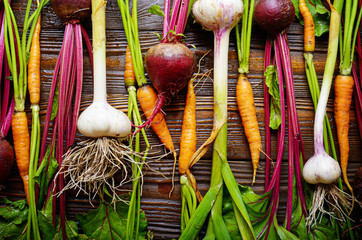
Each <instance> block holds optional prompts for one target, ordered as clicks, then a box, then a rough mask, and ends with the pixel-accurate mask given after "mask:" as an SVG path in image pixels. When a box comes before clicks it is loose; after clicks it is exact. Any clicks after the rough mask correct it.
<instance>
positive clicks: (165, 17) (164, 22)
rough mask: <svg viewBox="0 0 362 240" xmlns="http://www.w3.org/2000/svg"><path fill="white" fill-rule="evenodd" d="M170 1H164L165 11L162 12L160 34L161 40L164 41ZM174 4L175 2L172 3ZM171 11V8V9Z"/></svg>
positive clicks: (167, 28) (167, 29) (167, 25)
mask: <svg viewBox="0 0 362 240" xmlns="http://www.w3.org/2000/svg"><path fill="white" fill-rule="evenodd" d="M170 1H171V0H165V9H164V10H163V13H164V17H163V32H162V39H164V38H165V37H166V35H167V32H168V31H169V22H170V19H169V16H170V15H169V12H170ZM174 3H175V2H174ZM172 9H173V8H172Z"/></svg>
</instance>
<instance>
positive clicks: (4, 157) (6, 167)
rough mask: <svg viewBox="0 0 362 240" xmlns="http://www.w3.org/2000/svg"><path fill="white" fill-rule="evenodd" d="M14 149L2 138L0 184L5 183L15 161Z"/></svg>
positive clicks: (0, 146) (0, 145)
mask: <svg viewBox="0 0 362 240" xmlns="http://www.w3.org/2000/svg"><path fill="white" fill-rule="evenodd" d="M14 159H15V156H14V151H13V148H12V147H11V146H10V144H9V143H8V142H7V141H5V140H0V185H2V184H4V183H5V180H6V179H7V178H8V176H9V174H10V171H11V168H12V167H13V163H14Z"/></svg>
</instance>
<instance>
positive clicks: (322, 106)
mask: <svg viewBox="0 0 362 240" xmlns="http://www.w3.org/2000/svg"><path fill="white" fill-rule="evenodd" d="M343 1H344V0H336V1H335V2H334V7H333V6H332V5H331V6H332V7H331V11H332V13H331V19H330V26H331V29H330V31H329V40H328V52H327V55H328V57H327V60H326V64H325V71H324V74H323V84H322V89H321V94H320V98H319V100H318V106H317V110H316V115H315V120H314V151H315V153H316V154H318V153H321V152H323V151H324V148H323V121H324V115H325V112H326V106H327V102H328V97H329V92H330V89H331V85H332V80H333V73H334V66H335V64H336V58H337V52H338V50H337V49H338V35H339V26H340V25H339V24H340V12H341V8H342V6H343Z"/></svg>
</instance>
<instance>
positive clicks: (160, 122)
mask: <svg viewBox="0 0 362 240" xmlns="http://www.w3.org/2000/svg"><path fill="white" fill-rule="evenodd" d="M137 98H138V101H139V103H140V105H141V108H142V111H143V112H144V114H145V115H146V118H147V119H149V118H150V117H151V116H152V112H153V109H154V108H155V105H156V101H157V93H156V91H155V90H154V89H153V88H152V87H151V86H149V85H143V86H142V87H140V88H138V90H137ZM151 127H152V129H153V131H154V132H155V133H156V134H157V136H158V138H159V139H160V140H161V142H162V143H163V144H164V145H165V147H166V148H167V149H168V150H170V151H174V150H175V147H174V145H173V141H172V138H171V134H170V131H169V130H168V128H167V125H166V121H165V118H164V116H163V114H162V113H161V112H159V113H157V115H156V116H155V118H154V119H153V121H152V123H151ZM175 155H176V153H175V152H174V156H175Z"/></svg>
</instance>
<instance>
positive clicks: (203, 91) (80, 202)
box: [2, 0, 362, 239]
mask: <svg viewBox="0 0 362 240" xmlns="http://www.w3.org/2000/svg"><path fill="white" fill-rule="evenodd" d="M12 2H13V3H12V6H13V9H14V11H15V14H16V17H17V21H18V23H22V22H23V15H24V13H25V9H26V2H27V1H25V0H14V1H12ZM153 4H160V5H163V1H162V0H159V1H156V0H141V1H139V3H138V5H139V11H138V14H139V27H140V41H141V46H142V52H143V53H144V54H145V53H146V51H147V50H148V49H149V48H150V47H151V46H153V45H154V44H156V43H157V42H158V38H157V36H156V35H155V33H159V34H161V31H162V18H161V17H159V16H156V15H151V14H149V13H148V12H147V9H148V8H149V7H150V6H152V5H153ZM106 14H107V15H106V16H107V21H106V24H107V45H106V46H107V81H108V82H107V83H108V88H107V91H108V97H109V102H110V103H111V104H112V105H113V106H115V107H117V108H119V109H121V110H124V111H126V110H127V92H126V89H125V87H124V83H123V73H124V58H125V50H126V46H127V41H126V37H125V33H124V31H123V28H122V22H121V17H120V11H119V9H118V5H117V1H116V0H109V1H108V4H107V12H106ZM84 26H85V27H86V29H87V31H88V33H89V35H90V36H91V24H90V20H89V22H87V23H85V24H84ZM302 31H303V28H302V26H301V25H299V24H298V23H293V24H292V25H291V26H290V28H289V29H288V31H287V32H288V37H289V43H290V48H291V55H292V61H293V71H294V79H295V95H296V104H297V110H298V116H299V120H300V127H301V131H302V134H303V141H304V144H305V153H306V156H307V158H308V157H310V156H311V155H312V154H313V120H314V109H313V105H312V101H311V97H310V94H309V90H308V86H307V81H306V76H305V73H304V59H303V36H302V33H303V32H302ZM63 33H64V26H63V24H62V22H61V21H60V20H59V19H58V18H57V16H56V15H55V14H54V13H53V11H52V9H51V7H50V6H49V5H47V6H46V7H45V8H44V10H43V15H42V32H41V51H42V57H41V61H42V64H41V68H42V69H41V74H42V75H41V76H42V86H41V91H42V96H41V116H42V120H44V116H45V111H46V104H47V99H48V94H49V88H50V83H51V78H52V74H53V69H54V67H55V62H56V59H57V55H58V53H59V50H60V47H61V44H62V36H63ZM185 35H186V36H187V38H186V41H187V43H189V44H193V45H194V46H195V47H196V49H193V48H191V50H192V51H193V52H194V53H195V56H196V58H197V59H200V57H201V56H203V55H204V54H205V53H206V52H207V51H208V50H210V49H212V48H213V34H212V32H206V31H204V30H201V26H200V25H198V24H191V25H190V28H188V29H187V30H186V33H185ZM264 43H265V34H264V33H262V31H260V30H259V29H257V27H255V28H254V30H253V35H252V42H251V54H250V73H249V80H250V82H251V84H252V87H253V91H254V96H255V102H256V108H257V117H258V121H259V126H260V130H261V134H262V140H263V143H264V136H265V134H264V129H265V126H264V118H263V116H264V114H263V112H264V111H263V109H264V106H263V79H262V76H263V65H264V61H263V54H264ZM235 45H236V44H235V35H234V32H232V34H231V39H230V51H229V65H228V68H229V90H228V94H229V97H228V102H229V105H228V159H229V163H230V166H231V169H232V170H233V173H234V175H235V177H236V179H237V181H238V182H239V183H240V184H242V185H247V186H250V185H251V179H252V172H251V163H250V160H249V159H250V154H249V150H248V144H247V142H246V138H245V135H244V131H243V128H242V125H241V119H240V116H239V113H238V110H237V106H236V102H235V85H236V81H237V77H238V72H237V68H238V61H237V54H236V51H235ZM326 51H327V36H323V37H321V38H317V44H316V53H315V64H316V70H317V74H318V79H319V80H321V78H322V74H323V68H324V62H325V59H326ZM84 68H85V69H84V86H83V97H82V106H81V110H84V108H85V107H86V106H87V105H89V104H90V102H91V99H92V78H91V70H90V69H91V66H90V62H89V58H88V55H87V54H85V67H84ZM211 68H213V54H212V53H210V54H208V55H207V56H206V57H205V59H204V60H202V61H201V73H204V72H206V71H207V70H209V69H211ZM336 69H337V68H336ZM199 86H200V87H197V89H196V90H197V91H198V92H197V128H198V129H197V137H198V138H197V144H198V146H200V145H201V144H202V143H203V142H204V141H205V140H206V139H207V137H208V136H209V134H210V131H211V129H212V117H213V97H212V96H213V90H212V86H213V85H212V80H210V79H209V80H206V81H205V82H204V83H203V84H200V85H199ZM184 104H185V90H184V91H182V92H181V93H180V94H179V95H178V97H177V98H174V99H172V102H171V103H170V104H169V105H167V106H165V107H164V111H165V112H166V113H167V116H166V120H167V124H168V127H169V129H170V132H171V135H172V137H173V141H174V144H175V146H179V143H180V133H181V124H182V117H183V107H184ZM27 111H28V113H30V108H29V104H28V106H27ZM327 113H328V117H329V120H330V122H331V126H332V130H333V133H334V137H335V139H337V138H336V131H335V122H334V118H333V91H332V92H331V95H330V99H329V102H328V107H327ZM29 119H30V118H29ZM147 135H148V137H149V140H150V143H151V145H158V147H156V148H155V149H154V150H161V151H164V149H163V147H160V146H159V145H160V141H159V140H158V138H157V137H156V136H155V134H154V133H153V132H152V130H151V129H150V130H148V131H147ZM77 137H78V139H82V138H84V137H82V136H80V135H78V136H77ZM272 139H273V141H272V153H273V154H272V156H271V157H272V158H275V155H276V134H275V133H273V136H272ZM349 141H350V145H351V152H350V164H349V169H348V176H349V179H350V181H351V184H353V176H354V174H355V172H356V171H357V169H358V168H359V167H361V166H362V164H361V161H360V159H361V155H362V148H361V138H360V136H359V132H358V127H357V122H356V116H355V112H354V107H353V106H352V111H351V122H350V137H349ZM261 158H262V160H261V162H260V168H259V170H258V175H257V177H256V182H255V184H254V185H253V186H252V189H253V190H254V191H256V192H258V193H260V192H262V191H263V188H264V159H265V157H264V156H263V155H262V156H261ZM284 159H287V151H285V154H284ZM172 166H173V160H172V159H171V156H169V157H166V158H164V159H162V160H160V161H158V162H154V163H151V164H150V167H151V168H152V169H153V170H155V171H158V172H159V173H162V174H163V175H164V176H165V177H167V178H165V177H163V176H161V175H160V174H159V173H156V172H155V171H150V170H145V172H144V174H145V176H144V184H143V196H142V205H141V207H142V209H143V210H144V211H145V212H146V217H147V220H148V228H149V230H151V231H152V232H153V233H154V239H171V238H177V237H178V236H179V235H180V207H181V201H180V185H179V182H178V176H176V178H175V179H176V186H175V190H174V191H173V194H172V196H171V198H169V197H168V193H169V190H170V189H171V173H172ZM193 173H194V175H195V177H196V179H197V182H198V187H199V188H200V190H201V192H202V193H205V192H206V191H207V189H208V186H209V181H210V173H211V149H210V150H209V151H208V152H207V154H206V155H205V156H204V157H203V158H202V159H201V160H200V161H199V162H198V163H197V164H196V165H195V166H194V168H193ZM5 187H6V188H5V191H4V192H3V193H2V194H5V195H6V196H8V197H9V198H10V199H13V200H14V199H19V198H24V193H23V190H22V182H21V180H20V178H19V175H18V172H17V169H16V167H14V168H13V171H12V174H11V176H10V178H9V181H8V183H7V184H6V185H5ZM125 188H126V189H129V186H126V187H125ZM286 188H287V171H286V163H284V165H283V169H282V175H281V192H282V193H281V203H280V212H279V214H280V216H283V213H284V209H285V202H286V198H285V196H286ZM91 209H93V207H92V206H91V205H90V204H89V202H88V198H87V196H84V195H83V196H78V197H76V196H75V194H74V192H69V193H68V199H67V215H68V217H69V218H70V219H74V216H75V214H76V213H79V212H85V211H88V210H91Z"/></svg>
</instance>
